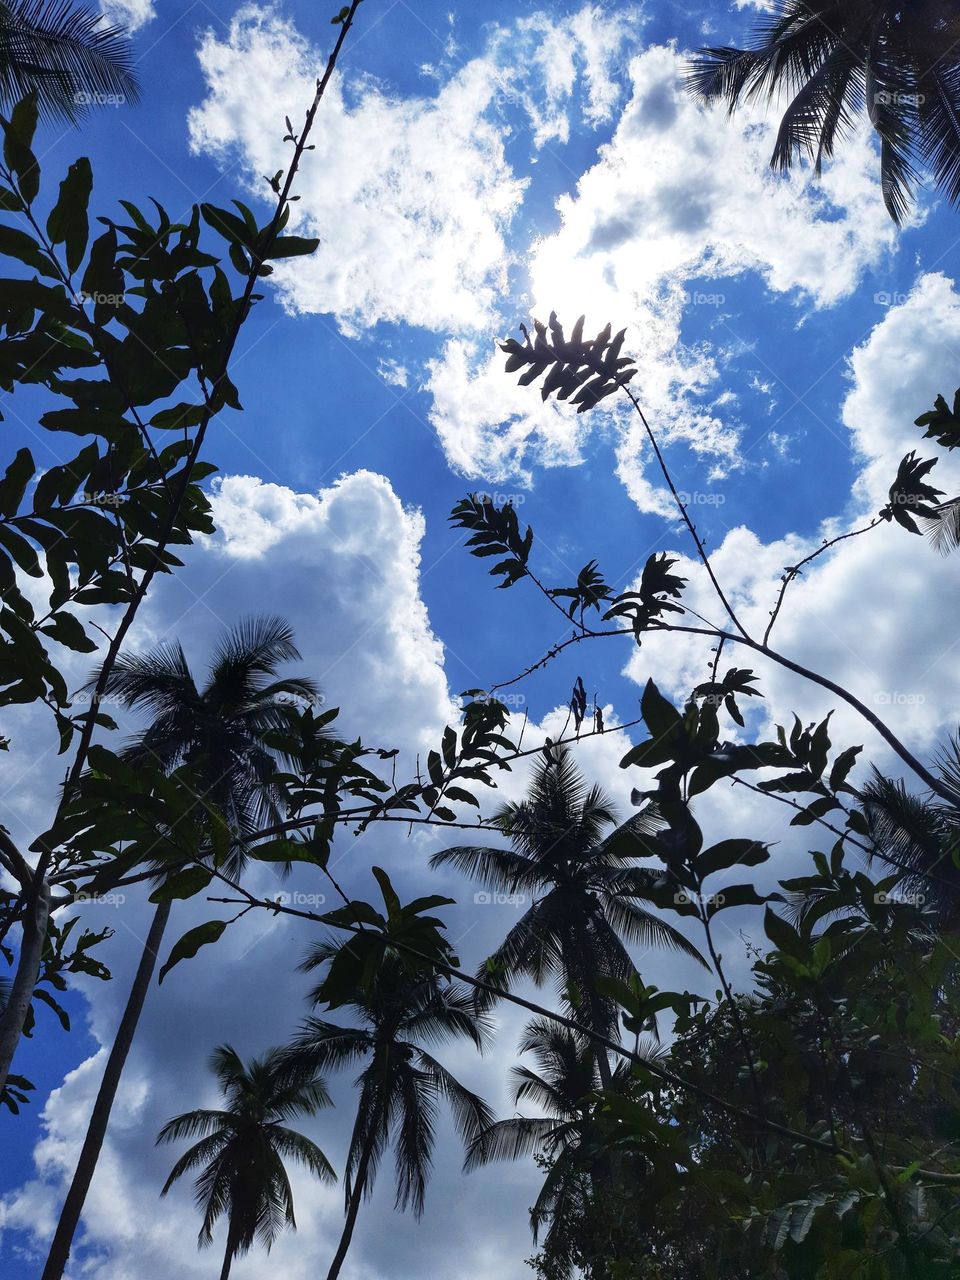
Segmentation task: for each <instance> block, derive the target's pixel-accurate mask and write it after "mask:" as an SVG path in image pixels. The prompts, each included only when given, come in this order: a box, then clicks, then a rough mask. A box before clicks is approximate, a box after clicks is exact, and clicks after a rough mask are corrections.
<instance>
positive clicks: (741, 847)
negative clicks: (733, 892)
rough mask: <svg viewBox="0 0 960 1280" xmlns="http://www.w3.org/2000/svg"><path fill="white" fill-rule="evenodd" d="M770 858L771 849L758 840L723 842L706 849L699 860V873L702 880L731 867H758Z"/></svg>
mask: <svg viewBox="0 0 960 1280" xmlns="http://www.w3.org/2000/svg"><path fill="white" fill-rule="evenodd" d="M769 857H770V849H769V847H768V846H767V845H766V844H763V843H762V842H760V841H757V840H742V839H736V840H721V841H719V843H718V844H715V845H711V846H710V848H709V849H704V851H703V853H701V854H700V856H699V857H698V858H697V872H698V873H699V875H700V876H701V878H702V879H704V880H706V878H707V876H709V875H713V874H714V872H716V871H727V870H728V869H729V868H730V867H737V866H739V867H756V866H759V864H760V863H761V862H766V860H767V859H768V858H769Z"/></svg>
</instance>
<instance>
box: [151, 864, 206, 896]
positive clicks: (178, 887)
mask: <svg viewBox="0 0 960 1280" xmlns="http://www.w3.org/2000/svg"><path fill="white" fill-rule="evenodd" d="M212 879H213V870H212V869H211V868H208V867H185V868H184V870H183V871H178V872H177V873H176V874H175V875H172V876H168V877H167V879H166V880H164V882H163V884H162V885H160V887H159V888H158V889H155V890H154V891H153V893H151V895H150V901H151V902H158V903H159V902H172V901H173V900H174V899H175V898H192V897H193V895H194V894H195V893H199V892H200V891H201V889H205V888H206V887H207V885H208V884H209V883H210V881H211V880H212Z"/></svg>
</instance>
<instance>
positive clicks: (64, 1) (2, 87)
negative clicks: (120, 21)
mask: <svg viewBox="0 0 960 1280" xmlns="http://www.w3.org/2000/svg"><path fill="white" fill-rule="evenodd" d="M30 93H35V94H36V97H37V107H38V110H39V112H40V114H41V115H43V116H47V117H50V118H52V119H59V120H68V121H75V120H76V119H77V118H78V117H79V116H80V115H82V114H83V111H84V109H85V108H86V107H89V106H95V105H97V104H99V103H102V102H111V103H122V102H136V100H137V97H138V88H137V80H136V76H135V75H134V72H133V58H132V56H131V49H130V41H129V39H128V37H127V34H126V31H125V29H124V28H123V27H122V26H110V25H108V24H107V23H105V22H104V20H103V15H102V14H101V13H100V12H99V11H98V10H97V9H88V8H87V7H86V6H84V5H79V4H74V3H72V0H0V111H2V112H3V114H4V115H9V114H10V111H11V110H12V108H13V107H14V106H15V105H16V104H17V103H18V102H19V101H20V100H21V98H25V97H26V96H27V95H28V94H30Z"/></svg>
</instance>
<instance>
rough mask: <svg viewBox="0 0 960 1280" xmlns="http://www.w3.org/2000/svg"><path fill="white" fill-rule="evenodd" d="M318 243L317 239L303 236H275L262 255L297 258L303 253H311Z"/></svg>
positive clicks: (270, 257) (269, 257)
mask: <svg viewBox="0 0 960 1280" xmlns="http://www.w3.org/2000/svg"><path fill="white" fill-rule="evenodd" d="M319 244H320V241H319V240H315V239H313V238H307V237H305V236H277V237H275V239H274V240H273V242H272V243H271V245H270V248H269V249H268V250H267V251H266V252H265V253H264V254H263V257H264V258H268V259H272V258H299V257H301V256H302V255H304V254H308V253H313V252H314V251H315V250H316V248H317V246H318V245H319Z"/></svg>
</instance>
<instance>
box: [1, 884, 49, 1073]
mask: <svg viewBox="0 0 960 1280" xmlns="http://www.w3.org/2000/svg"><path fill="white" fill-rule="evenodd" d="M49 920H50V885H49V883H48V881H47V878H46V875H45V866H40V867H38V868H37V870H36V872H35V873H34V880H33V884H32V885H31V888H30V892H29V897H28V900H27V909H26V912H25V913H24V917H23V923H22V930H23V935H22V938H21V941H20V959H19V961H18V963H17V972H16V976H15V978H14V980H13V987H12V989H11V991H10V999H9V1000H8V1001H7V1006H6V1008H5V1009H4V1011H3V1015H2V1016H0V1090H2V1089H3V1088H4V1086H5V1085H6V1083H7V1076H8V1074H9V1072H10V1065H11V1063H12V1062H13V1055H14V1054H15V1053H16V1051H17V1045H18V1044H19V1043H20V1037H21V1035H22V1034H23V1024H24V1022H25V1021H26V1017H27V1013H28V1011H29V1009H30V1002H31V1000H32V999H33V989H34V987H35V986H36V985H37V978H38V977H39V976H40V962H41V960H42V959H43V948H44V944H45V942H46V938H47V927H48V923H49Z"/></svg>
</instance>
